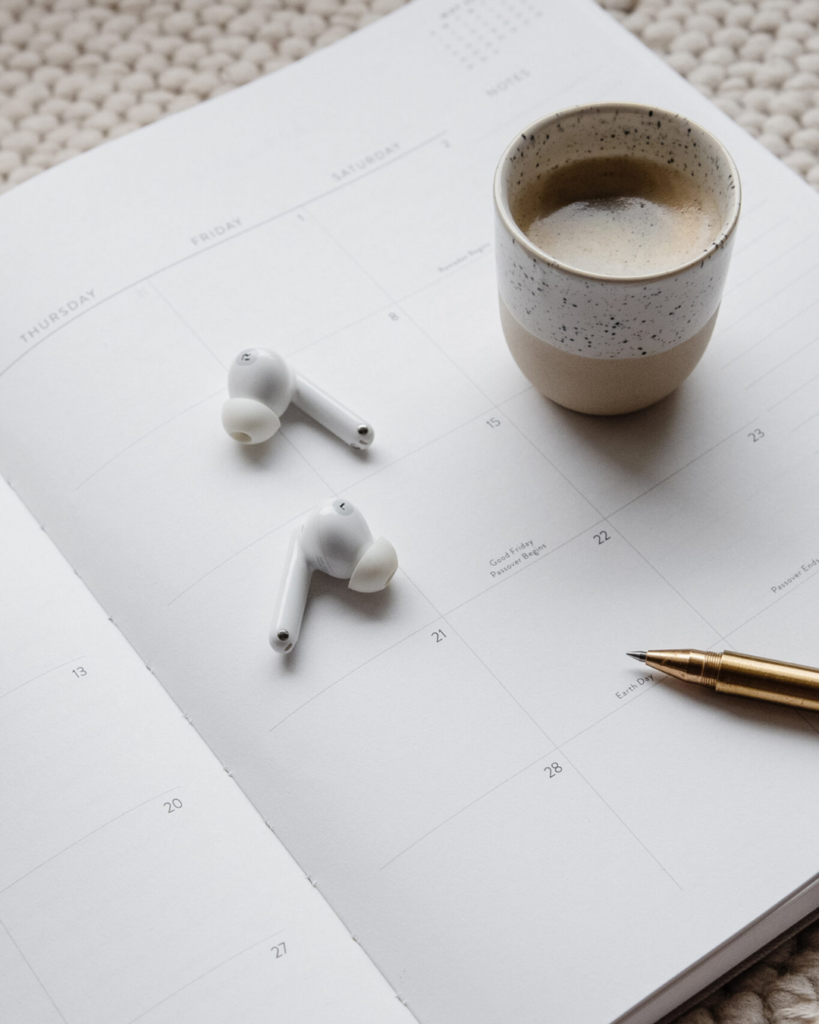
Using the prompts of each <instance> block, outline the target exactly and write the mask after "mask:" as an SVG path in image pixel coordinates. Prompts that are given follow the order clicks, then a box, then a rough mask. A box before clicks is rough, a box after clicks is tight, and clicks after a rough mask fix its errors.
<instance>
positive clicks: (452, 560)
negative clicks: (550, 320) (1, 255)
mask: <svg viewBox="0 0 819 1024" xmlns="http://www.w3.org/2000/svg"><path fill="white" fill-rule="evenodd" d="M615 98H619V99H622V100H627V101H641V102H649V103H652V104H656V105H658V106H664V107H669V108H672V109H676V110H679V111H681V112H683V113H685V114H686V115H688V116H691V117H693V118H695V119H696V120H698V121H700V122H701V123H703V124H705V125H706V126H707V127H709V128H710V129H711V130H713V131H714V132H716V134H717V135H719V136H720V138H721V139H722V140H723V141H724V142H725V143H726V144H727V146H728V147H729V149H730V150H731V152H732V154H733V156H734V157H735V159H736V161H737V164H738V166H739V169H740V173H741V176H742V181H743V187H744V205H743V212H742V217H741V223H740V228H739V236H738V240H737V248H736V252H735V256H734V262H733V266H732V269H731V273H730V276H729V281H728V286H727V291H726V295H725V300H724V303H723V307H722V311H721V313H720V318H719V321H718V325H717V329H716V332H715V335H714V338H713V340H712V342H711V344H710V346H709V349H708V351H707V353H706V355H705V358H704V359H703V361H702V363H701V365H700V366H699V367H698V368H697V370H696V371H695V372H694V374H693V375H692V377H691V378H690V379H689V380H688V381H687V382H686V383H685V384H684V385H683V386H682V387H681V388H680V389H679V391H678V392H677V393H675V394H674V395H673V396H671V397H670V398H669V399H667V400H666V401H664V402H662V403H660V404H659V405H657V406H655V407H654V408H652V409H649V410H646V411H644V412H642V413H638V414H634V415H632V416H628V417H623V418H618V419H613V420H611V419H595V418H590V417H584V416H580V415H577V414H573V413H570V412H567V411H566V410H563V409H560V408H558V407H557V406H554V405H552V404H550V403H549V402H548V401H546V400H545V399H543V398H542V397H540V396H539V395H538V394H537V393H536V392H535V391H534V390H533V389H532V388H531V387H529V385H528V383H527V381H526V380H525V379H524V378H523V377H522V376H521V375H520V373H519V372H518V371H517V369H516V367H515V365H514V363H513V362H512V360H511V358H510V356H509V355H508V353H507V351H506V348H505V346H504V343H503V338H502V334H501V330H500V326H499V322H498V315H497V309H496V290H495V284H494V266H493V252H492V230H493V229H492V205H491V183H492V174H493V170H494V166H495V163H496V161H497V159H498V156H499V154H500V152H501V151H502V149H503V148H504V146H505V145H506V143H507V142H508V141H509V139H510V138H511V137H512V136H513V135H514V133H515V132H516V131H517V130H519V129H521V128H522V127H524V126H525V125H526V124H527V123H529V122H530V121H532V120H533V119H535V118H536V117H538V116H540V115H542V114H544V113H546V112H548V111H550V110H553V109H556V108H560V107H563V106H568V105H571V104H575V103H582V102H593V101H595V100H600V99H604V100H609V99H615ZM0 228H2V237H3V238H4V239H5V240H6V244H7V245H8V246H9V247H10V248H11V249H12V251H13V258H12V259H9V260H8V261H7V263H6V286H5V287H6V294H5V297H4V313H3V317H4V325H5V328H4V331H5V332H4V337H3V342H2V350H0V366H2V368H3V370H2V375H0V469H2V471H3V473H4V474H5V475H6V477H7V479H8V480H9V481H11V482H12V484H13V485H14V487H15V488H16V489H17V490H18V492H19V493H20V494H21V496H22V497H23V499H24V500H25V502H26V503H27V505H28V506H29V508H30V509H31V510H32V511H33V513H34V514H35V515H36V516H37V518H38V519H39V521H40V522H42V523H43V525H44V526H45V529H46V530H47V531H48V533H49V535H50V536H51V537H53V538H54V540H55V541H56V543H57V544H58V546H59V547H60V549H61V550H62V551H63V553H64V554H65V556H66V557H67V558H68V560H69V561H70V563H71V564H72V565H73V566H74V567H75V568H76V569H77V570H78V571H79V573H80V574H81V576H82V578H83V579H84V580H85V581H86V583H87V584H88V586H89V587H90V589H91V590H92V591H93V593H94V594H95V595H96V597H97V598H98V600H99V601H100V603H101V604H102V606H103V607H104V608H105V610H106V611H107V613H108V614H109V615H110V616H111V617H112V618H113V620H114V622H115V623H116V625H117V626H118V627H119V629H120V630H121V631H122V633H123V634H124V635H125V637H127V638H128V640H129V641H130V642H131V643H132V644H133V646H134V648H135V649H136V651H137V652H138V653H139V655H140V656H141V657H142V658H143V659H144V660H145V662H146V663H147V664H148V665H149V666H150V668H151V670H152V671H153V672H154V673H155V674H156V676H157V678H158V679H159V680H160V682H161V683H162V685H163V686H165V687H166V689H167V690H168V692H169V693H170V694H171V695H172V697H173V698H174V700H175V701H176V702H177V703H178V705H179V706H180V707H181V708H182V709H183V711H184V712H185V714H186V715H188V716H189V717H190V719H191V720H192V722H193V724H194V726H195V728H196V729H197V730H198V731H199V733H201V735H202V736H203V737H204V738H205V740H206V741H207V743H208V744H209V745H210V746H211V747H212V749H213V750H214V751H215V752H216V754H217V755H218V757H219V759H220V760H221V761H222V762H223V763H224V764H225V765H226V766H227V767H228V768H229V770H230V772H231V773H232V774H233V776H234V778H235V779H236V780H237V781H238V783H239V784H240V785H241V787H242V788H243V790H244V791H245V793H246V794H247V795H248V796H249V797H250V799H251V801H252V802H253V803H254V804H255V806H256V807H257V808H258V809H259V811H260V812H261V813H262V815H263V816H264V818H265V819H266V820H267V821H268V822H270V824H271V826H272V827H273V828H274V830H275V832H276V834H277V835H278V837H279V838H280V839H281V840H282V842H283V843H284V845H285V846H286V848H287V849H288V850H289V851H290V853H291V854H292V855H293V856H294V858H295V860H296V861H297V862H298V864H299V865H300V867H301V869H302V870H303V871H304V872H305V873H307V874H308V875H309V876H310V877H311V878H312V879H313V880H314V881H315V883H316V885H317V887H318V890H319V891H320V892H321V893H322V894H323V895H324V896H325V897H326V899H327V901H328V902H329V904H330V905H331V906H332V907H333V908H334V909H335V910H336V911H337V913H338V914H339V916H340V917H341V919H342V920H343V921H344V923H345V924H346V926H347V927H348V928H349V929H350V931H351V932H352V934H353V935H354V936H355V937H356V938H357V939H358V941H359V942H360V943H361V945H362V946H363V947H364V949H365V950H366V951H367V953H368V954H369V955H370V956H371V957H372V959H373V961H374V962H375V964H376V965H377V966H378V967H379V968H380V970H381V971H382V972H383V974H384V975H385V977H386V978H387V980H388V981H389V982H390V984H391V985H392V986H393V988H394V989H395V991H396V992H397V993H398V995H399V996H400V997H401V998H402V999H403V1000H405V1001H406V1002H407V1004H408V1006H409V1008H410V1010H411V1011H412V1012H413V1014H414V1015H415V1016H416V1017H417V1018H418V1020H420V1021H424V1022H431V1024H460V1022H470V1024H481V1022H485V1024H490V1022H492V1024H498V1022H500V1021H509V1020H514V1021H516V1022H518V1024H528V1022H534V1021H542V1020H543V1015H544V1013H547V1015H548V1017H549V1018H550V1019H554V1020H572V1021H577V1022H578V1024H585V1022H589V1024H600V1022H602V1021H607V1020H612V1019H614V1018H616V1017H617V1016H618V1015H620V1014H622V1013H624V1012H626V1011H627V1010H628V1009H629V1007H632V1006H633V1005H635V1004H636V1003H637V1002H639V1001H640V1000H641V999H643V998H645V997H646V996H648V995H649V994H650V993H652V992H653V991H655V990H656V989H657V988H658V987H660V986H662V985H663V984H664V983H666V982H667V981H668V980H669V979H670V978H673V977H674V976H675V975H677V974H678V973H679V972H681V971H683V970H684V969H685V968H687V967H688V966H689V965H690V964H692V963H693V962H694V961H696V960H697V959H698V958H700V957H702V956H704V955H705V954H707V953H708V952H709V951H710V950H712V949H713V948H715V947H716V946H718V945H719V944H720V943H722V942H724V941H726V940H727V939H729V938H730V937H731V936H732V935H734V934H735V933H737V932H738V931H739V930H741V929H742V928H744V927H745V926H746V925H748V923H749V922H751V921H752V920H754V919H755V918H757V917H758V916H759V915H761V914H763V913H765V912H766V911H767V910H768V909H769V908H770V907H771V906H773V905H774V904H776V903H777V902H779V901H782V900H784V899H786V898H787V897H788V895H789V894H792V893H794V892H796V891H797V890H799V889H800V887H802V886H803V885H805V884H806V883H807V882H808V881H809V880H810V879H811V878H812V877H813V876H814V875H815V874H816V872H817V871H819V858H817V855H816V848H817V841H819V822H816V823H814V822H813V820H812V819H811V818H810V817H808V818H806V817H805V815H804V808H805V807H806V806H812V803H813V801H814V799H815V791H816V782H817V775H818V774H819V736H818V735H817V733H819V722H817V719H816V717H815V716H811V715H809V714H799V713H797V712H795V711H793V710H790V709H784V708H776V707H772V706H765V705H761V704H758V703H747V702H741V701H737V700H730V699H724V698H719V697H717V696H716V695H714V694H712V693H710V692H708V691H700V690H698V689H696V688H692V687H686V686H684V685H682V684H679V685H678V684H676V683H672V682H670V681H668V680H666V679H661V678H659V677H658V676H657V675H656V673H650V672H645V671H640V669H639V668H638V667H636V666H635V664H634V663H633V662H631V661H629V660H628V659H627V658H626V657H625V653H624V652H625V651H626V650H629V649H633V648H650V647H689V646H698V647H703V648H709V647H710V648H714V649H722V648H726V647H727V648H734V649H739V650H747V651H750V652H752V653H757V654H761V655H767V656H770V657H781V658H786V659H787V660H791V661H796V662H802V663H806V664H811V663H813V664H816V663H819V635H818V634H817V631H816V628H815V623H816V616H817V610H819V584H817V579H819V541H817V536H816V528H815V508H816V501H817V495H818V493H819V479H818V478H817V469H819V463H818V462H817V451H818V450H819V411H818V410H819V404H818V403H817V398H819V344H818V343H817V341H816V331H815V319H816V311H815V309H816V302H817V293H816V287H815V280H816V274H817V272H818V271H819V230H817V229H819V199H817V196H816V195H815V194H814V193H813V192H812V191H811V190H810V189H809V188H808V187H807V186H806V185H804V183H802V182H801V181H799V180H798V179H797V178H796V177H795V176H794V175H793V174H792V173H791V172H790V171H788V170H787V169H786V168H784V167H783V166H782V165H781V164H779V163H778V162H777V161H776V160H775V158H773V157H772V156H770V155H769V154H767V153H766V152H764V151H763V150H762V149H761V148H760V147H758V146H757V144H756V143H755V142H753V140H751V139H750V138H749V137H747V136H746V135H745V134H744V133H743V132H742V131H741V130H740V129H739V128H738V127H736V126H735V125H734V124H733V123H731V122H730V121H729V120H728V119H727V118H726V117H724V116H723V115H722V114H721V113H720V112H719V111H717V110H715V109H714V108H713V107H712V106H711V105H710V104H709V103H708V102H707V101H705V100H704V99H702V98H701V97H700V96H699V95H698V94H697V93H696V92H695V91H694V90H693V89H691V88H690V87H689V86H688V85H686V84H685V83H684V82H683V81H682V80H680V79H679V78H678V77H677V76H676V75H675V74H674V73H673V72H672V71H670V70H669V69H668V68H666V67H665V66H664V65H662V64H661V63H660V62H659V61H658V60H657V59H656V58H655V57H653V56H652V55H651V54H650V53H649V52H648V51H646V50H645V49H643V48H642V46H641V45H640V44H638V43H637V42H636V41H634V40H633V39H632V38H631V37H630V36H628V34H627V33H625V32H624V31H622V30H621V29H620V28H619V27H617V26H616V25H615V24H614V23H613V22H612V21H611V19H609V18H608V16H607V15H605V14H604V13H602V12H601V11H599V9H598V8H597V7H596V6H595V5H593V4H592V3H580V2H578V3H573V4H561V3H559V2H558V0H551V2H548V3H534V2H532V3H529V2H527V0H508V2H506V3H504V2H502V0H472V2H467V0H462V2H456V3H450V4H444V3H439V2H437V0H429V2H427V0H422V2H419V3H415V4H412V5H409V6H408V7H406V8H404V9H402V10H401V11H399V12H397V13H396V14H395V15H393V16H391V17H389V18H387V19H385V20H384V21H382V22H379V23H378V24H377V25H375V26H373V27H371V28H369V29H367V31H365V32H362V33H359V34H356V35H354V36H353V37H351V38H350V39H349V40H347V41H345V43H344V44H342V45H340V46H334V47H332V48H330V49H329V50H327V51H324V52H322V53H320V54H318V55H317V56H316V57H314V58H310V59H308V60H306V61H304V62H301V63H299V64H298V65H296V66H294V67H292V68H289V69H287V70H286V71H285V72H282V73H279V74H277V75H274V76H272V77H271V78H268V79H265V80H263V81H260V82H258V83H254V84H253V85H251V86H249V87H247V88H245V89H242V90H240V91H238V92H235V93H232V94H230V95H228V96H226V97H223V98H221V99H219V100H218V101H215V102H213V103H209V104H206V105H205V106H203V107H200V108H197V109H195V110H193V111H190V112H188V113H186V114H185V115H184V116H183V117H179V118H172V119H169V120H167V121H164V122H161V123H159V124H157V125H155V126H152V127H151V128H150V129H147V130H144V131H141V132H140V133H138V134H137V135H136V136H130V137H128V138H125V139H123V140H121V141H119V142H117V143H116V144H115V145H111V146H106V147H103V148H102V149H101V150H98V151H95V152H94V153H92V154H90V155H89V156H87V157H84V158H83V159H81V160H77V161H72V162H71V163H69V164H67V165H65V166H63V167H61V168H59V169H58V170H57V171H56V172H49V173H48V174H46V175H44V176H42V177H40V178H38V179H36V180H34V181H32V182H30V183H28V184H26V185H24V186H22V187H21V188H19V189H17V190H15V191H14V192H13V193H12V194H11V195H10V196H9V197H8V198H6V199H4V200H3V202H2V203H0ZM253 344H260V345H268V346H270V347H273V348H276V349H277V350H278V351H280V352H281V353H282V354H283V355H284V356H286V357H287V358H288V359H289V360H290V361H291V363H292V365H293V367H294V368H295V369H296V370H297V371H299V372H301V373H304V375H305V376H307V377H309V378H311V379H313V380H314V381H315V382H316V383H317V384H319V385H320V386H321V387H323V388H325V389H326V390H327V391H330V392H332V394H334V395H335V396H337V397H338V398H339V399H340V400H341V401H343V402H345V404H347V405H349V406H351V407H352V408H354V409H355V410H357V411H358V412H360V413H361V414H362V415H363V416H364V417H365V418H367V419H368V420H370V421H371V422H372V423H373V424H374V426H375V433H376V440H375V444H374V445H373V447H372V449H370V450H369V451H367V452H363V453H357V452H353V451H352V450H350V449H349V448H347V447H345V446H344V445H343V444H342V443H340V442H338V441H337V440H336V439H335V438H333V437H332V436H331V435H329V434H327V433H326V432H324V431H322V430H321V428H319V427H317V426H316V425H315V424H313V423H311V422H309V421H308V420H307V419H306V418H304V417H303V416H301V415H300V414H298V413H297V412H295V411H293V410H291V411H289V412H288V413H287V414H286V415H285V417H284V422H283V426H282V429H281V431H280V432H279V434H277V435H276V437H275V438H274V439H273V440H272V441H271V442H270V443H268V444H265V445H263V446H259V447H254V448H243V447H240V446H238V445H236V444H234V443H233V442H232V441H231V440H230V439H229V438H228V437H227V436H226V435H225V434H224V432H223V431H222V428H221V425H220V419H219V414H220V407H221V404H222V402H223V401H224V399H225V397H226V369H227V366H228V364H229V363H230V361H231V360H232V359H233V358H234V356H235V355H236V353H237V352H238V351H239V350H240V349H242V348H244V347H247V346H249V345H253ZM337 494H341V495H343V496H345V497H346V498H348V499H349V500H351V501H353V502H354V503H356V504H357V505H359V506H360V508H361V509H362V511H363V512H364V514H365V516H366V517H367V519H368V521H369V523H370V525H371V527H372V529H373V531H374V533H375V535H376V536H378V535H380V534H384V535H385V536H387V537H388V538H389V539H390V540H391V541H392V542H393V543H394V545H395V547H396V549H397V551H398V555H399V561H400V566H401V567H400V569H399V572H398V574H397V576H396V577H395V579H394V581H393V583H392V584H391V585H390V587H389V589H388V590H387V591H385V592H383V593H381V594H377V595H359V594H354V593H352V592H351V591H349V590H348V589H347V588H346V584H345V583H344V582H343V581H335V580H331V579H327V578H325V577H322V576H320V575H317V576H316V577H314V580H313V586H312V590H311V597H310V602H309V606H308V610H307V614H306V617H305V622H304V629H303V633H302V637H301V639H300V641H299V645H298V647H297V648H296V650H295V651H294V652H293V654H292V655H290V656H288V657H286V658H282V657H279V656H277V655H275V654H273V652H271V650H270V648H269V647H268V644H267V632H268V628H269V624H270V620H271V617H272V614H273V610H274V601H275V597H276V594H277V591H278V588H279V580H280V577H281V574H282V571H283V569H284V564H285V557H286V554H287V549H288V541H289V537H290V534H291V531H292V529H293V527H294V526H295V525H297V524H298V523H300V522H301V521H302V520H303V518H304V516H305V515H306V513H307V512H308V511H309V510H310V509H311V508H312V507H314V506H315V505H316V504H317V503H319V502H321V501H322V500H325V499H327V498H329V497H331V496H334V495H337ZM0 913H2V904H0ZM590 963H591V964H593V965H594V971H595V978H596V979H597V983H596V984H595V985H594V986H589V985H588V983H587V971H588V965H589V964H590Z"/></svg>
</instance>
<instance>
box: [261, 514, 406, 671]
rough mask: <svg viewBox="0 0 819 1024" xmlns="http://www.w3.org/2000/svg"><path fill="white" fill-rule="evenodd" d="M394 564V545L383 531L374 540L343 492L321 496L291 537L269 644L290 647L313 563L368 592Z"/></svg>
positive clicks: (389, 573) (388, 574)
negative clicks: (322, 500)
mask: <svg viewBox="0 0 819 1024" xmlns="http://www.w3.org/2000/svg"><path fill="white" fill-rule="evenodd" d="M397 568H398V556H397V555H396V553H395V548H394V547H393V546H392V544H390V542H389V541H388V540H385V538H384V537H379V538H378V540H375V541H374V540H373V535H372V534H371V533H370V528H369V526H367V523H366V520H365V519H364V516H363V515H362V514H361V513H360V512H359V511H358V509H357V508H355V506H354V505H352V504H351V503H350V502H349V501H346V500H345V499H344V498H336V499H335V500H334V501H328V502H326V503H325V504H324V505H322V506H321V507H320V508H318V509H316V511H315V512H312V513H311V514H310V516H309V518H308V519H307V522H305V523H304V525H303V526H301V527H299V528H298V529H297V530H296V531H295V533H294V534H293V537H292V539H291V541H290V552H289V554H288V556H287V570H286V572H285V574H284V581H283V583H282V589H281V593H280V595H279V606H278V610H277V612H276V617H275V618H274V620H273V625H272V626H271V628H270V646H271V647H272V648H273V650H274V651H278V652H279V654H287V652H288V651H292V650H293V648H294V647H295V645H296V641H297V640H298V638H299V631H300V630H301V620H302V618H303V616H304V608H305V605H306V604H307V591H308V590H309V589H310V577H311V576H312V575H313V573H314V572H315V570H316V569H320V570H321V571H322V572H326V573H327V575H328V576H335V577H336V579H340V580H344V579H349V581H350V583H349V587H350V590H357V591H359V593H362V594H373V593H375V591H377V590H383V589H384V587H386V585H387V584H388V583H389V582H390V580H391V579H392V578H393V576H394V575H395V570H396V569H397Z"/></svg>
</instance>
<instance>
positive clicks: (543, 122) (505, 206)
mask: <svg viewBox="0 0 819 1024" xmlns="http://www.w3.org/2000/svg"><path fill="white" fill-rule="evenodd" d="M606 110H613V111H618V110H630V111H635V112H649V111H652V112H653V111H657V113H659V114H660V115H662V116H666V117H671V118H674V119H675V120H679V119H682V120H684V121H686V122H687V123H688V124H689V125H691V127H692V128H696V129H697V131H699V132H702V134H703V135H704V136H707V137H708V138H709V139H711V141H712V142H713V143H714V144H715V145H716V146H717V147H718V149H719V150H720V152H721V154H722V156H723V157H724V158H725V161H726V163H727V165H728V171H729V176H730V177H733V180H734V182H735V185H736V187H735V188H734V190H733V195H732V196H731V197H730V199H729V204H733V205H729V208H728V212H727V214H726V216H725V218H724V219H723V223H722V226H721V227H720V231H719V234H718V235H717V237H716V238H715V239H714V240H713V241H712V242H711V243H710V244H709V245H708V248H707V249H704V250H703V251H702V252H701V253H700V254H699V255H698V256H696V257H694V258H693V259H690V260H687V261H686V262H685V263H679V264H678V265H677V266H676V267H672V268H671V269H670V270H661V271H658V272H657V273H655V274H640V275H636V276H633V277H632V276H630V275H620V274H598V273H595V272H593V271H590V270H582V269H581V268H579V267H574V266H572V265H571V264H570V263H564V262H563V261H562V260H559V259H557V258H556V257H555V256H551V255H550V254H549V253H547V252H546V251H545V250H544V249H541V248H539V247H538V246H536V245H535V244H534V243H533V242H532V241H531V239H530V238H529V237H528V235H526V234H525V233H524V231H523V230H522V229H521V228H520V226H519V225H518V223H517V221H516V220H515V218H514V217H513V216H512V213H511V210H510V209H509V196H508V190H507V194H506V195H504V193H503V175H504V171H505V169H506V166H507V164H508V163H509V159H510V156H511V155H512V153H513V152H514V150H515V148H516V147H517V146H518V145H519V143H520V139H521V137H526V136H527V135H532V134H535V133H536V132H539V131H541V130H542V129H543V128H546V127H548V126H549V125H550V124H554V123H555V122H557V121H560V120H564V119H566V118H568V117H569V116H574V115H577V114H579V113H581V112H586V111H606ZM493 197H494V201H495V211H496V212H497V214H498V216H499V217H500V219H501V222H502V223H503V226H504V227H505V228H506V230H507V232H508V233H509V234H510V235H511V236H512V239H513V240H514V241H515V242H516V243H517V244H518V245H520V246H521V247H522V248H523V249H524V250H525V251H526V252H527V253H528V254H529V255H530V256H531V257H532V258H533V259H535V260H538V261H539V262H541V263H548V264H549V265H550V266H552V267H554V268H555V269H556V270H561V271H563V272H564V273H566V274H571V275H573V276H574V277H580V278H583V279H584V280H592V281H602V282H606V283H620V284H632V285H633V284H638V283H640V282H651V281H662V280H665V279H666V278H669V277H676V276H677V275H678V274H680V273H682V272H683V271H686V270H689V269H690V268H692V267H695V266H697V264H698V263H702V262H703V261H704V260H707V259H709V258H710V257H711V256H712V255H713V254H714V253H715V252H716V251H717V250H718V249H721V248H722V247H723V246H724V245H725V244H726V242H727V241H728V239H729V238H730V237H731V235H732V234H733V232H734V229H735V228H736V226H737V221H738V220H739V212H740V208H741V206H742V186H741V184H740V179H739V171H738V170H737V166H736V164H735V163H734V159H733V157H732V156H731V154H730V153H729V152H728V150H727V149H726V147H725V145H724V144H723V143H722V142H721V141H720V140H719V139H718V138H717V137H716V135H714V133H713V132H710V131H709V130H708V129H707V128H704V127H703V126H702V125H701V124H699V123H698V122H697V121H693V120H692V119H691V118H690V117H687V116H686V115H685V114H678V113H675V112H674V111H673V110H667V109H665V108H664V107H658V106H650V105H649V104H646V103H617V102H612V101H609V102H605V103H580V104H577V105H575V106H573V107H564V108H563V109H562V110H556V111H555V112H554V113H552V114H547V115H546V116H545V117H540V118H538V119H537V120H536V121H532V122H531V124H529V125H527V126H526V127H525V128H524V129H522V130H521V131H519V132H518V133H517V134H516V135H515V137H514V138H513V139H512V141H511V142H510V143H509V145H508V146H507V147H506V149H504V151H503V153H502V155H501V158H500V160H499V162H498V166H497V168H496V169H495V178H494V183H493Z"/></svg>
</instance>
